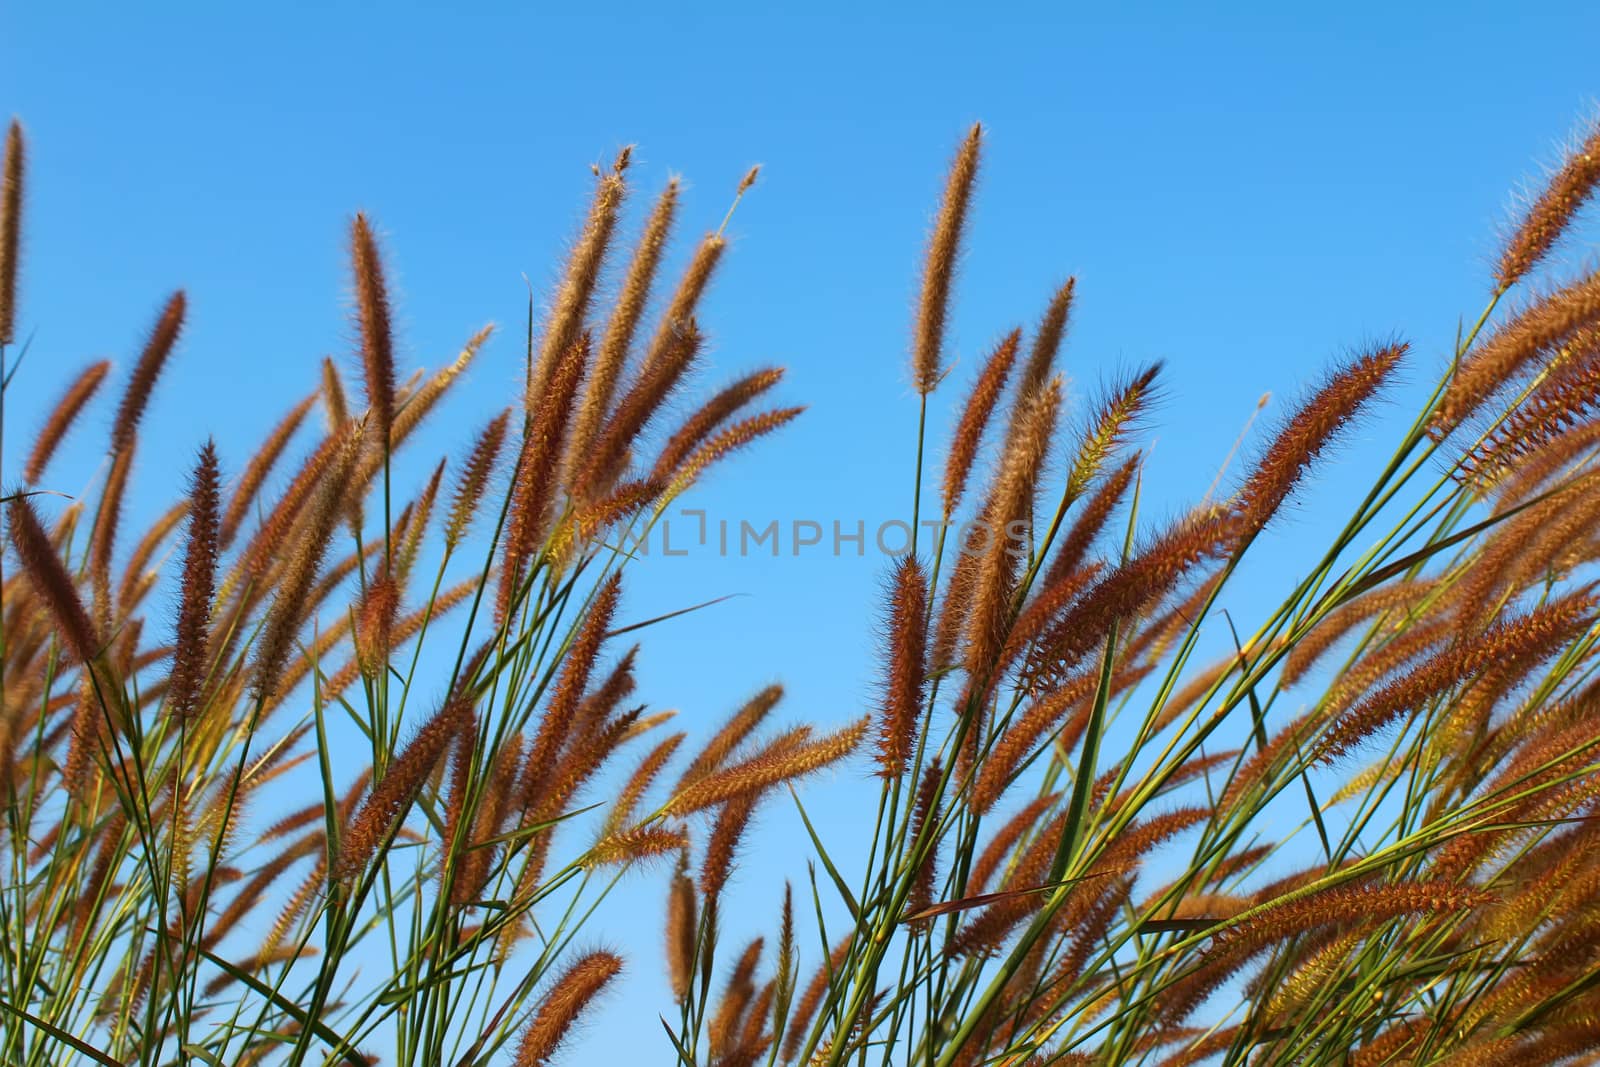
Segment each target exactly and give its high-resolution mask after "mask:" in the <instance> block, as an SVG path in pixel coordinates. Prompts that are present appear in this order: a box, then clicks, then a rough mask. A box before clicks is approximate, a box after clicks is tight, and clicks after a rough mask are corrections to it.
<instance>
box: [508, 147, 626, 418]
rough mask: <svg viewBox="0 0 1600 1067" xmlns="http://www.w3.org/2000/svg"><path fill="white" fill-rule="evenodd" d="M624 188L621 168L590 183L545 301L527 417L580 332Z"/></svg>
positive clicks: (535, 411)
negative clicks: (568, 250)
mask: <svg viewBox="0 0 1600 1067" xmlns="http://www.w3.org/2000/svg"><path fill="white" fill-rule="evenodd" d="M626 192H627V183H626V181H625V180H624V178H623V173H622V171H621V170H616V171H612V172H610V173H607V174H605V175H603V176H601V178H600V180H599V181H598V182H597V183H596V185H595V191H594V200H593V201H592V202H591V203H590V205H589V214H588V217H587V218H585V220H584V223H583V230H582V232H581V233H580V234H579V235H578V239H577V241H576V243H574V244H573V246H572V254H571V255H570V256H569V257H568V259H567V267H566V271H565V273H564V275H563V276H562V279H561V285H560V288H559V289H557V291H556V295H555V299H554V300H553V301H552V302H551V307H550V318H549V321H548V322H547V323H546V325H545V334H544V339H543V340H542V341H541V342H540V345H539V355H538V358H537V361H536V362H535V363H534V365H533V367H532V377H531V378H530V379H529V381H528V393H527V396H526V398H525V405H526V409H527V412H528V415H529V416H530V417H537V416H538V414H539V411H540V406H541V403H542V401H543V396H544V391H545V388H546V386H547V385H548V384H549V382H550V380H551V378H552V377H553V376H554V375H555V373H556V367H557V365H558V364H559V363H561V362H562V360H564V359H565V358H566V357H567V353H568V352H570V351H571V350H572V346H573V345H575V344H576V343H577V341H578V336H579V335H580V334H581V333H583V329H584V320H585V319H586V318H587V317H588V313H589V305H590V304H591V303H592V301H593V299H594V292H595V288H596V286H597V284H598V283H599V280H600V268H601V266H602V265H603V263H604V261H605V256H606V252H607V251H608V250H609V248H610V246H611V235H612V234H613V233H614V232H615V231H616V227H617V216H618V213H619V212H620V211H621V209H622V200H623V197H624V195H625V194H626Z"/></svg>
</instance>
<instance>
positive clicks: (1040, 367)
mask: <svg viewBox="0 0 1600 1067" xmlns="http://www.w3.org/2000/svg"><path fill="white" fill-rule="evenodd" d="M1077 285H1078V280H1077V279H1076V278H1068V279H1067V280H1066V281H1065V282H1064V283H1063V284H1062V286H1061V288H1059V289H1057V290H1056V291H1055V293H1053V294H1052V295H1051V297H1050V303H1049V305H1048V306H1047V307H1046V308H1045V310H1044V317H1043V318H1041V319H1040V320H1039V328H1038V330H1036V331H1035V332H1034V335H1033V347H1032V348H1031V349H1030V350H1029V352H1028V362H1027V363H1026V364H1024V365H1023V368H1022V378H1021V379H1020V380H1019V381H1018V383H1017V391H1018V392H1019V393H1023V394H1029V393H1036V392H1038V391H1039V390H1040V389H1042V388H1044V385H1045V383H1046V382H1048V381H1049V380H1050V379H1051V377H1053V376H1054V374H1055V365H1056V356H1057V354H1058V353H1059V352H1060V351H1061V341H1062V339H1063V338H1064V337H1065V336H1066V333H1067V316H1068V314H1069V313H1070V312H1071V311H1072V296H1073V292H1074V291H1075V290H1076V289H1077Z"/></svg>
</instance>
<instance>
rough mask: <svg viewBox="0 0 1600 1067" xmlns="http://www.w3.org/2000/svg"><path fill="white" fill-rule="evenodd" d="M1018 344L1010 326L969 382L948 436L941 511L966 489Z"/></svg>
mask: <svg viewBox="0 0 1600 1067" xmlns="http://www.w3.org/2000/svg"><path fill="white" fill-rule="evenodd" d="M1021 345H1022V331H1021V330H1012V331H1011V332H1010V333H1008V334H1006V336H1005V337H1004V338H1002V339H1001V341H1000V343H999V344H998V345H996V346H995V349H994V351H993V352H992V353H991V354H990V356H989V359H988V361H987V362H985V363H984V365H983V370H982V371H981V372H980V373H979V375H978V378H977V380H976V381H975V382H973V383H972V392H971V393H969V394H967V402H966V405H965V406H964V407H963V408H962V409H961V418H960V419H959V420H958V421H957V422H956V429H955V434H954V436H953V437H952V438H951V440H950V453H949V455H948V456H947V457H946V459H945V464H944V515H945V518H946V519H948V518H949V517H950V516H951V515H953V514H955V510H956V507H957V505H959V504H960V503H961V496H962V494H963V493H964V492H965V491H966V486H967V478H968V476H969V475H970V474H971V473H972V464H973V462H974V461H975V460H976V459H977V456H978V446H979V445H980V444H981V443H982V442H983V434H984V430H985V429H987V428H988V425H989V421H990V419H991V417H992V416H993V415H994V409H995V405H996V403H998V402H999V400H1000V394H1001V393H1002V392H1004V391H1005V387H1006V379H1007V378H1008V377H1010V375H1011V368H1012V366H1013V365H1014V364H1015V363H1016V359H1017V351H1018V349H1019V348H1020V347H1021Z"/></svg>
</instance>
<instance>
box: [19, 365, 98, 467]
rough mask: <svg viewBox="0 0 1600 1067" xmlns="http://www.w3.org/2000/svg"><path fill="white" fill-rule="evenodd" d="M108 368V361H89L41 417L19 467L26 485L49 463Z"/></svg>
mask: <svg viewBox="0 0 1600 1067" xmlns="http://www.w3.org/2000/svg"><path fill="white" fill-rule="evenodd" d="M110 370H111V363H110V361H108V360H100V361H99V362H96V363H91V364H89V365H88V366H87V367H85V368H84V369H83V373H82V374H80V375H78V376H77V377H76V378H74V379H73V380H72V384H71V385H69V386H68V387H67V391H66V392H65V393H63V394H62V396H61V399H60V400H59V401H57V403H56V406H55V407H54V408H53V409H52V410H51V412H50V417H49V418H48V419H46V420H45V424H44V427H43V428H42V429H41V430H40V431H39V436H38V437H37V438H35V439H34V443H33V450H32V451H31V452H29V453H28V461H27V463H26V464H24V466H23V468H22V480H23V481H25V482H27V483H28V484H29V485H37V484H38V483H39V479H40V478H42V477H44V471H45V467H46V466H48V465H49V463H50V459H51V457H53V456H54V455H55V453H56V449H57V448H58V447H59V446H60V444H61V441H62V439H63V438H65V437H66V436H67V431H68V430H70V429H71V428H72V425H73V423H75V422H77V420H78V415H79V413H80V412H82V411H83V409H84V406H85V405H86V404H88V403H89V401H90V400H91V399H92V398H93V397H94V394H95V392H96V391H97V390H99V388H100V384H101V383H102V382H104V381H105V379H106V374H107V372H108V371H110Z"/></svg>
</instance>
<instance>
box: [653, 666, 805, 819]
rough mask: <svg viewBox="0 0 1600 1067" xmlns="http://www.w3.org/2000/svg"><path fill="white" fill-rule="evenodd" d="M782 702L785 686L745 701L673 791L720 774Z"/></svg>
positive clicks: (691, 764)
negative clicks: (716, 772)
mask: <svg viewBox="0 0 1600 1067" xmlns="http://www.w3.org/2000/svg"><path fill="white" fill-rule="evenodd" d="M782 699H783V686H781V685H769V686H767V687H766V688H765V689H763V690H761V691H760V692H759V693H757V694H756V695H755V696H753V697H751V698H750V699H749V700H747V701H745V703H744V705H743V706H742V707H740V708H739V710H738V711H736V712H734V713H733V715H732V716H731V717H730V718H729V719H728V721H727V722H726V723H724V724H723V727H722V729H720V730H718V731H717V732H716V733H715V734H713V735H712V737H711V740H709V741H707V742H706V744H705V747H704V748H702V749H701V750H700V754H699V755H697V756H695V758H694V759H693V760H691V761H690V763H689V766H688V767H687V768H686V769H685V770H684V772H683V777H681V778H679V779H678V784H677V785H676V786H674V787H673V790H672V791H673V792H674V793H679V792H682V791H683V789H684V787H686V786H688V785H691V784H693V783H695V782H697V781H699V780H700V779H702V778H704V777H705V776H706V775H708V774H710V773H711V772H712V771H715V770H720V769H721V768H722V765H723V763H724V762H725V761H726V760H727V759H728V757H729V756H731V755H732V754H733V752H734V750H735V749H737V748H738V747H739V745H740V743H741V742H743V741H744V739H745V738H747V737H749V736H750V735H751V734H752V733H753V732H754V731H755V729H756V728H757V727H758V726H760V725H761V723H762V722H763V721H764V720H765V719H766V717H767V716H768V715H769V714H770V713H771V712H772V709H773V708H775V707H777V705H778V701H780V700H782Z"/></svg>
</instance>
